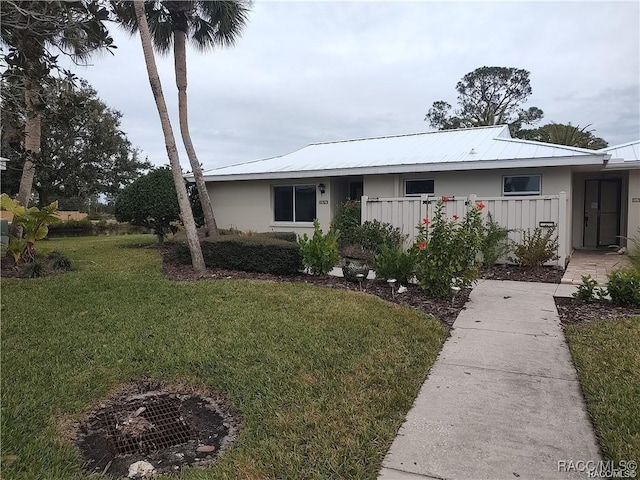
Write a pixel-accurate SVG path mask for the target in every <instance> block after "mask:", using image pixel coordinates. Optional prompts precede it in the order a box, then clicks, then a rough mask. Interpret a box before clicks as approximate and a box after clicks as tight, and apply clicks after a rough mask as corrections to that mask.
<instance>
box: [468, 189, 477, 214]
mask: <svg viewBox="0 0 640 480" xmlns="http://www.w3.org/2000/svg"><path fill="white" fill-rule="evenodd" d="M476 198H478V196H477V195H476V194H475V193H472V194H470V195H469V199H468V200H467V210H466V211H465V213H467V212H468V211H469V210H471V209H472V208H473V207H475V206H476Z"/></svg>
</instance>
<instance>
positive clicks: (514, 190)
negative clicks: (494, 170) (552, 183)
mask: <svg viewBox="0 0 640 480" xmlns="http://www.w3.org/2000/svg"><path fill="white" fill-rule="evenodd" d="M541 177H542V176H541V175H509V176H505V177H502V194H503V195H540V191H541V190H540V184H541V183H542V182H541Z"/></svg>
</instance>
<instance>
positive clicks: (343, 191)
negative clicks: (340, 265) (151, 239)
mask: <svg viewBox="0 0 640 480" xmlns="http://www.w3.org/2000/svg"><path fill="white" fill-rule="evenodd" d="M526 174H541V175H542V194H543V195H557V194H558V193H559V192H561V191H565V192H567V196H568V198H571V181H572V174H571V169H570V168H568V167H558V168H542V169H509V170H487V171H459V172H437V173H427V174H386V175H365V176H364V177H363V186H364V194H365V195H367V196H369V197H400V196H403V195H404V180H405V179H412V178H414V179H415V178H433V179H434V181H435V195H437V196H442V195H450V196H453V195H461V196H467V195H469V194H472V193H473V194H476V195H478V196H485V197H499V196H501V195H502V176H503V175H526ZM342 180H343V179H340V178H329V177H318V178H310V179H307V178H305V179H291V180H242V181H230V182H211V183H208V184H207V185H208V188H209V195H210V196H211V201H212V203H213V206H214V213H215V216H216V220H217V223H218V226H219V227H220V228H231V227H233V228H237V229H239V230H242V231H247V230H254V231H258V232H265V231H295V232H296V233H298V234H302V233H311V232H313V225H312V224H311V223H292V222H274V221H273V193H272V191H273V190H272V187H273V186H275V185H301V184H305V185H306V184H316V185H317V184H319V183H324V184H325V186H326V191H325V193H324V195H320V192H317V194H316V195H317V197H316V199H317V202H318V204H317V205H316V209H317V210H316V211H317V216H318V220H319V221H320V226H321V227H322V229H323V230H326V229H328V228H329V225H330V223H331V220H332V214H333V211H334V210H335V208H336V207H337V206H338V205H339V204H340V202H341V201H342V199H343V198H345V197H346V195H348V186H347V184H346V183H345V182H344V181H342ZM569 205H571V203H570V202H569Z"/></svg>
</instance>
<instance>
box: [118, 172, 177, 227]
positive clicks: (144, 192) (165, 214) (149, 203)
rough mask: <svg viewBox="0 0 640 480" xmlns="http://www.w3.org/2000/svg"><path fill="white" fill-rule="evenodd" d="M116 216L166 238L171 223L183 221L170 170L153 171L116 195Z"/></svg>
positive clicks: (119, 219) (120, 220) (121, 220)
mask: <svg viewBox="0 0 640 480" xmlns="http://www.w3.org/2000/svg"><path fill="white" fill-rule="evenodd" d="M115 215H116V219H117V220H118V221H119V222H131V224H133V225H140V226H143V227H147V228H151V229H153V230H154V232H155V233H156V234H157V235H158V238H159V239H162V238H164V235H165V234H166V233H167V232H168V231H169V227H170V224H171V222H174V221H178V220H180V208H179V206H178V196H177V194H176V187H175V184H174V183H173V175H172V173H171V170H170V169H169V168H158V169H155V170H152V171H150V172H149V173H147V174H146V175H145V176H143V177H140V178H139V179H137V180H136V181H135V182H133V183H132V184H131V185H129V186H127V187H126V188H125V189H124V190H122V192H120V194H119V195H118V198H116V204H115Z"/></svg>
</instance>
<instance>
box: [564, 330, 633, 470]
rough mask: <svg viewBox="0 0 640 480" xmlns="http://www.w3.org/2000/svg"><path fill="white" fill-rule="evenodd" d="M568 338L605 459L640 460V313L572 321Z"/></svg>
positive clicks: (567, 334)
mask: <svg viewBox="0 0 640 480" xmlns="http://www.w3.org/2000/svg"><path fill="white" fill-rule="evenodd" d="M566 337H567V340H568V342H569V348H570V349H571V355H572V356H573V361H574V363H575V365H576V368H577V370H578V376H579V377H580V384H581V385H582V391H583V392H584V396H585V399H586V401H587V409H588V410H589V414H590V415H591V419H592V421H593V424H594V427H595V430H596V434H597V435H598V437H599V438H600V443H601V445H602V450H603V453H604V455H605V458H606V459H608V460H614V461H621V460H627V461H628V460H634V461H636V462H638V461H640V317H635V318H630V319H627V320H620V321H601V322H593V323H588V324H584V325H570V326H567V327H566Z"/></svg>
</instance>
